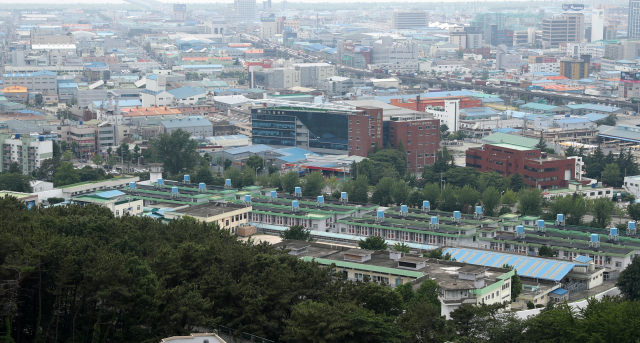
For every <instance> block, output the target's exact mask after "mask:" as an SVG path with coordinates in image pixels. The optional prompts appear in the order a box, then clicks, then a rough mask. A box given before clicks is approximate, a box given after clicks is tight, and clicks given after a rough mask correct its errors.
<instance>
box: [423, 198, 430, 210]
mask: <svg viewBox="0 0 640 343" xmlns="http://www.w3.org/2000/svg"><path fill="white" fill-rule="evenodd" d="M422 207H424V208H428V207H429V200H424V201H423V202H422Z"/></svg>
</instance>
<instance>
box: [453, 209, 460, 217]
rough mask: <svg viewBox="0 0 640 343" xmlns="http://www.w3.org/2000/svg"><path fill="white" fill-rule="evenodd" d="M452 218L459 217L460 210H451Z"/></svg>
mask: <svg viewBox="0 0 640 343" xmlns="http://www.w3.org/2000/svg"><path fill="white" fill-rule="evenodd" d="M453 218H455V219H460V211H453Z"/></svg>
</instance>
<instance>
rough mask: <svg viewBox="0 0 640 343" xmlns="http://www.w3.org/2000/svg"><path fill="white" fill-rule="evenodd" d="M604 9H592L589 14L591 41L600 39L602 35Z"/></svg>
mask: <svg viewBox="0 0 640 343" xmlns="http://www.w3.org/2000/svg"><path fill="white" fill-rule="evenodd" d="M603 35H604V10H594V11H593V15H592V16H591V41H592V42H595V41H598V40H602V39H603V38H604V37H603Z"/></svg>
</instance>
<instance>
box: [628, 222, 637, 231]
mask: <svg viewBox="0 0 640 343" xmlns="http://www.w3.org/2000/svg"><path fill="white" fill-rule="evenodd" d="M627 228H629V230H635V229H636V222H629V223H627Z"/></svg>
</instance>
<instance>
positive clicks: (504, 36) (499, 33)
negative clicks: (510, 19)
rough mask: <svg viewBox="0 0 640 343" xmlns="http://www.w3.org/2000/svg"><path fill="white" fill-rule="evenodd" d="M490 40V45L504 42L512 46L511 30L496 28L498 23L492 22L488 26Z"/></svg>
mask: <svg viewBox="0 0 640 343" xmlns="http://www.w3.org/2000/svg"><path fill="white" fill-rule="evenodd" d="M489 32H490V33H491V34H490V38H491V39H490V41H491V45H492V46H498V45H501V44H504V45H506V46H513V30H509V29H501V30H498V25H496V24H492V25H491V26H490V27H489Z"/></svg>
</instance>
